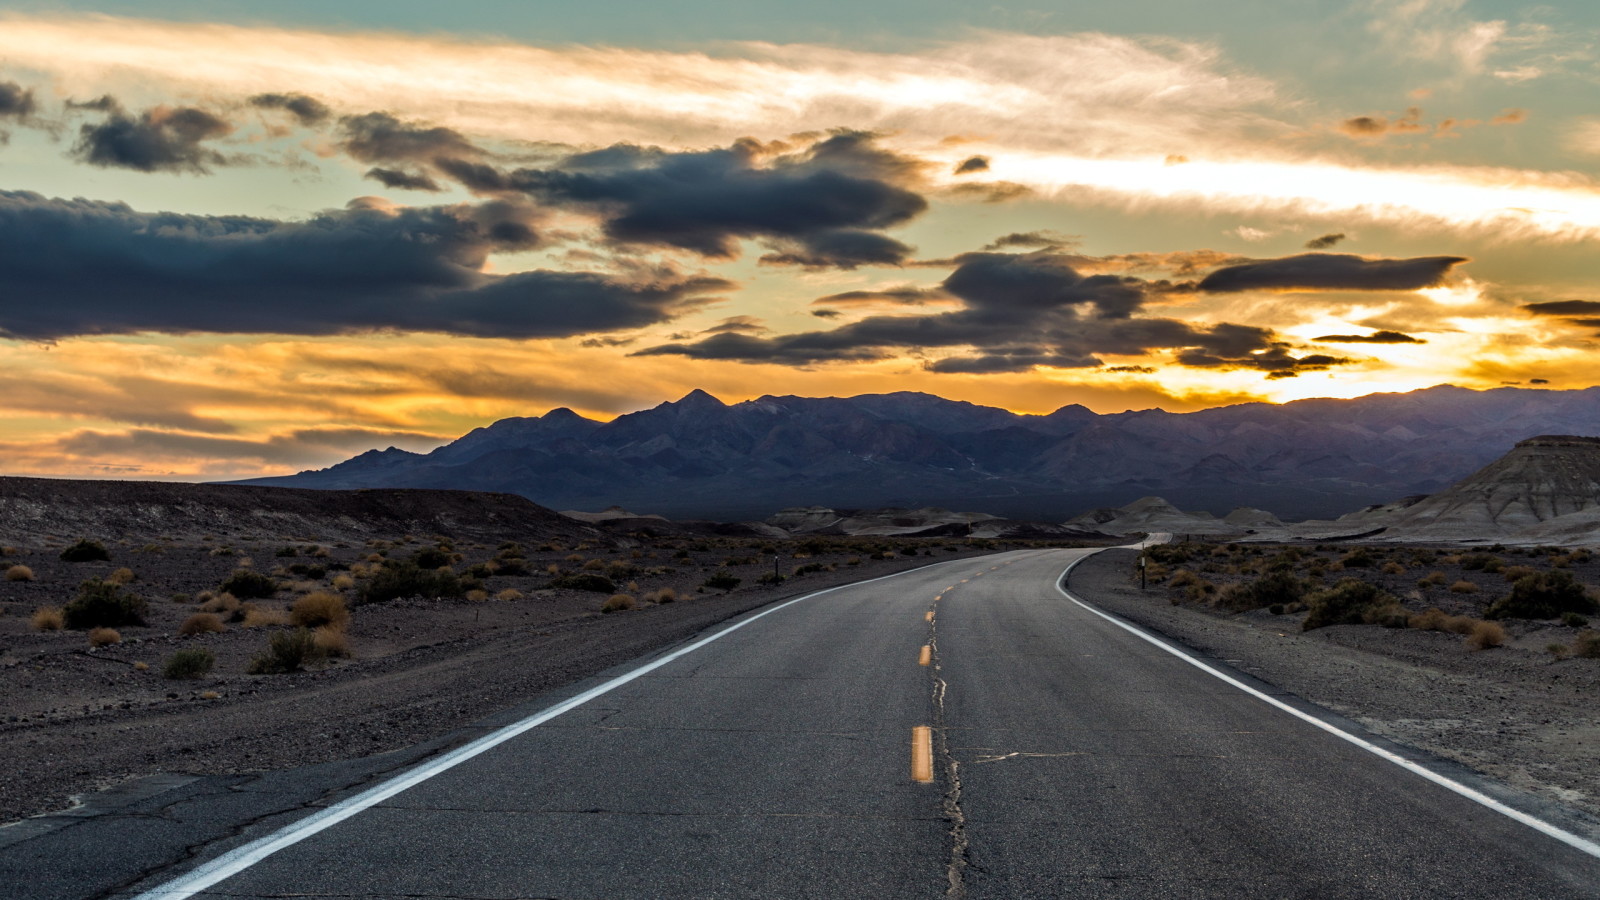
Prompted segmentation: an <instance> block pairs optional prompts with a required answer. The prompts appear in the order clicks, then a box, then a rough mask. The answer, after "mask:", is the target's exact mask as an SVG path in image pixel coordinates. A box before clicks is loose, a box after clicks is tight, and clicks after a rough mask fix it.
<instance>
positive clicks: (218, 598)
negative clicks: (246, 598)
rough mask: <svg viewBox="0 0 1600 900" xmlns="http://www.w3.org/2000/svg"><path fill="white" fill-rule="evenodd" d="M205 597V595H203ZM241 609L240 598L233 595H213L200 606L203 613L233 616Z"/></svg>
mask: <svg viewBox="0 0 1600 900" xmlns="http://www.w3.org/2000/svg"><path fill="white" fill-rule="evenodd" d="M202 596H203V595H202ZM238 609H239V598H238V597H235V596H234V595H232V594H213V595H212V596H210V597H209V598H207V599H206V600H205V601H203V602H202V603H201V604H200V611H201V612H208V613H224V614H226V615H229V616H231V615H233V614H234V613H235V612H237V611H238Z"/></svg>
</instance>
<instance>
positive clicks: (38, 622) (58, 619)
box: [28, 606, 67, 631]
mask: <svg viewBox="0 0 1600 900" xmlns="http://www.w3.org/2000/svg"><path fill="white" fill-rule="evenodd" d="M28 624H29V625H32V626H33V630H34V631H60V630H61V629H62V628H64V627H66V624H67V620H66V617H65V616H63V615H62V614H61V608H60V607H57V606H41V607H39V608H38V609H36V610H34V611H33V615H32V616H30V617H29V618H28Z"/></svg>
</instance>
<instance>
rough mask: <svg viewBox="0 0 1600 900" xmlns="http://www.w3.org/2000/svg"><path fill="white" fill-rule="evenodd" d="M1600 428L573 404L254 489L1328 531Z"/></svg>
mask: <svg viewBox="0 0 1600 900" xmlns="http://www.w3.org/2000/svg"><path fill="white" fill-rule="evenodd" d="M1552 433H1576V434H1582V433H1600V388H1591V389H1588V390H1583V391H1552V390H1534V389H1522V388H1500V389H1497V390H1491V391H1471V390H1466V389H1463V388H1457V387H1450V386H1441V387H1435V388H1429V389H1426V390H1421V391H1413V392H1411V393H1405V394H1373V395H1370V396H1367V397H1360V398H1357V399H1354V400H1331V399H1322V400H1303V401H1298V402H1295V403H1286V404H1282V405H1275V404H1267V403H1249V404H1242V405H1238V406H1229V407H1221V408H1217V409H1208V410H1202V411H1199V412H1192V413H1169V412H1164V411H1161V410H1142V411H1129V412H1123V413H1114V414H1108V415H1099V414H1096V413H1094V412H1092V411H1090V410H1088V409H1085V408H1084V407H1082V406H1076V405H1072V406H1064V407H1062V408H1061V409H1058V410H1056V411H1055V412H1053V413H1050V414H1049V415H1019V414H1015V413H1011V412H1007V411H1006V410H1002V409H994V408H990V407H984V406H978V405H975V404H971V403H964V402H958V401H952V400H945V399H942V398H939V397H935V396H931V395H928V394H917V393H893V394H874V395H864V396H859V397H849V398H837V397H824V398H807V397H775V396H767V397H761V398H759V399H757V400H751V401H747V402H743V403H737V404H733V405H727V404H724V403H722V402H721V401H719V400H717V399H716V398H715V397H712V396H710V395H709V394H706V393H705V392H703V391H694V392H693V393H690V394H689V395H687V396H685V397H684V398H683V399H681V400H678V401H675V402H671V403H663V404H661V405H660V406H657V407H655V408H653V409H647V410H643V411H641V412H637V413H631V414H629V415H624V416H620V417H618V418H617V419H615V420H613V421H611V422H604V423H602V422H596V421H593V420H589V419H585V418H583V417H582V416H579V415H577V414H575V413H573V412H571V411H570V410H564V409H558V410H555V411H552V412H550V413H548V414H546V415H544V416H541V417H534V418H515V419H505V420H502V421H500V422H496V423H494V424H493V425H489V426H486V427H484V428H479V429H476V430H474V431H473V432H471V433H469V434H467V435H465V436H464V437H462V438H460V439H459V440H456V441H454V442H452V443H450V444H447V445H445V446H443V447H440V448H439V449H437V450H434V451H433V452H431V453H425V454H417V453H409V452H406V451H403V450H396V449H393V448H390V449H388V450H382V451H379V450H373V451H370V452H368V453H365V454H362V455H361V456H357V457H355V458H354V459H350V460H347V461H345V462H343V463H340V464H338V465H335V466H332V467H330V468H327V469H321V470H316V471H307V472H301V473H300V474H298V475H292V476H285V477H280V478H268V479H258V480H256V481H254V482H251V483H255V484H273V485H282V486H291V487H303V488H340V489H349V488H362V487H413V488H453V489H465V490H479V491H504V492H509V493H516V494H520V495H522V496H525V497H528V498H530V499H532V500H534V501H535V502H538V503H541V504H544V505H547V506H551V507H554V508H558V509H559V508H568V509H603V508H606V507H609V506H613V505H621V506H624V507H626V508H627V509H630V510H634V511H637V512H640V513H644V514H652V513H653V514H659V515H664V516H667V517H669V518H673V519H719V520H723V521H739V520H760V519H763V518H765V517H767V516H769V515H772V514H773V512H774V511H776V510H780V509H786V508H789V507H803V506H812V505H820V506H824V507H828V508H831V509H862V508H889V507H894V508H901V509H921V508H924V507H930V506H936V507H942V508H946V509H976V510H982V511H984V512H986V513H989V514H992V515H997V516H1003V517H1009V518H1016V519H1031V520H1036V521H1047V522H1060V521H1062V520H1063V519H1066V518H1067V517H1069V516H1072V515H1075V514H1076V513H1078V512H1081V511H1082V510H1085V509H1091V508H1096V507H1118V506H1121V505H1123V504H1127V503H1129V502H1130V501H1132V500H1134V499H1136V498H1139V497H1143V496H1148V495H1160V496H1162V497H1165V498H1167V499H1168V500H1169V501H1171V502H1173V503H1175V504H1177V505H1179V506H1180V507H1182V508H1183V509H1189V510H1206V511H1209V512H1210V513H1212V514H1213V515H1216V516H1222V515H1225V514H1227V513H1228V512H1229V511H1230V510H1233V509H1234V508H1235V507H1238V506H1241V505H1242V506H1248V507H1256V508H1260V509H1268V510H1272V511H1273V512H1274V513H1276V514H1278V515H1280V516H1283V517H1284V518H1285V519H1305V518H1331V517H1334V516H1338V515H1340V514H1342V513H1345V512H1348V511H1349V510H1351V509H1353V508H1358V507H1361V506H1366V505H1369V504H1375V503H1381V502H1385V501H1387V500H1389V499H1392V498H1394V497H1400V496H1406V495H1411V494H1430V493H1434V492H1437V491H1439V490H1440V489H1441V488H1444V487H1446V486H1448V485H1449V484H1451V483H1452V482H1454V481H1456V480H1458V479H1460V478H1462V477H1464V476H1466V475H1468V474H1470V473H1471V472H1473V471H1474V470H1476V469H1478V468H1481V467H1482V466H1484V465H1486V464H1488V463H1489V462H1491V461H1493V460H1494V459H1495V458H1496V457H1497V456H1499V455H1500V454H1501V453H1503V452H1504V451H1505V448H1506V447H1508V446H1510V445H1511V444H1512V443H1514V442H1515V441H1517V440H1519V439H1521V438H1524V437H1527V436H1528V435H1530V434H1552Z"/></svg>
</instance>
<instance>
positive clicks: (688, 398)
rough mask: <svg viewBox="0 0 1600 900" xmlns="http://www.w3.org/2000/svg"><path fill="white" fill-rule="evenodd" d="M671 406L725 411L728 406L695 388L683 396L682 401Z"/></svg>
mask: <svg viewBox="0 0 1600 900" xmlns="http://www.w3.org/2000/svg"><path fill="white" fill-rule="evenodd" d="M672 405H673V406H681V407H687V408H690V409H726V408H727V405H728V404H726V403H723V402H722V401H721V400H718V399H717V398H716V397H713V396H711V395H710V394H708V393H706V392H705V391H702V390H700V389H699V388H695V389H694V390H692V391H690V392H689V393H687V394H684V395H683V399H681V400H679V401H678V402H676V403H674V404H672Z"/></svg>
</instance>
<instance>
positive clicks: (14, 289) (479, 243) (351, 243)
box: [0, 191, 732, 340]
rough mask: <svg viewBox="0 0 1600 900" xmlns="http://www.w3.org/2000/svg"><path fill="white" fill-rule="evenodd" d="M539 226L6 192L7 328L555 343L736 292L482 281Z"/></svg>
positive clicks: (467, 214)
mask: <svg viewBox="0 0 1600 900" xmlns="http://www.w3.org/2000/svg"><path fill="white" fill-rule="evenodd" d="M540 218H541V216H540V213H539V212H538V211H537V210H535V209H533V208H532V207H531V206H528V205H527V204H525V203H518V202H513V201H491V202H487V203H482V204H476V205H473V204H457V205H452V206H436V207H419V208H405V207H393V206H390V205H387V204H383V203H380V202H373V201H364V202H357V203H354V204H352V206H351V207H350V208H347V209H343V210H330V211H327V212H323V213H320V214H318V215H317V216H314V217H312V218H311V219H309V220H307V221H305V222H281V221H274V220H267V219H257V218H248V217H243V216H236V217H211V216H195V215H179V214H174V213H142V212H137V211H135V210H133V209H131V208H129V207H128V206H126V205H124V204H120V203H103V202H96V201H90V200H54V199H48V198H45V197H42V196H40V195H38V194H33V193H28V192H11V191H6V192H0V233H3V234H6V235H8V236H9V239H8V240H7V241H5V242H0V280H4V282H5V283H6V285H7V291H6V293H5V296H4V298H0V334H4V335H6V336H9V337H17V338H28V339H36V340H50V339H57V338H62V337H66V336H71V335H86V334H125V333H134V332H164V333H172V334H183V333H192V332H226V333H282V334H334V333H347V332H358V331H373V330H393V331H426V332H446V333H451V334H461V335H477V336H496V337H513V338H528V337H561V336H567V335H574V334H585V333H589V332H597V331H610V330H616V329H621V328H634V327H639V326H643V325H648V324H653V323H656V322H661V321H665V320H667V319H670V318H672V317H673V316H675V315H677V314H679V313H681V312H682V311H683V310H685V309H687V308H690V307H692V306H693V305H694V304H696V303H698V302H702V301H703V300H704V298H705V297H706V296H707V295H709V294H713V293H717V292H721V291H725V290H728V289H729V288H731V287H732V284H731V282H728V281H726V280H724V279H720V278H714V277H708V276H689V275H684V274H681V273H678V272H676V271H674V270H672V269H670V268H667V267H657V268H654V269H649V270H643V271H637V272H632V273H627V274H601V273H591V272H563V271H546V270H535V271H529V272H519V273H515V274H509V275H490V274H486V273H485V272H484V266H485V264H486V263H487V261H488V258H489V256H490V255H491V254H493V253H502V252H510V251H519V250H528V249H532V248H535V247H538V246H539V245H540V236H539V232H538V230H537V226H538V224H539V221H540Z"/></svg>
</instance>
